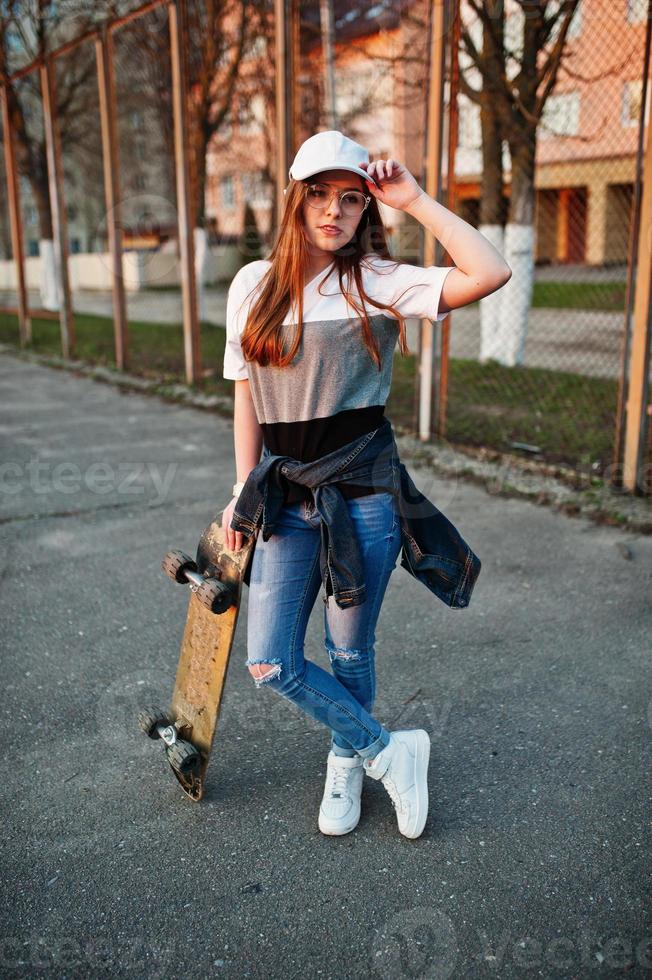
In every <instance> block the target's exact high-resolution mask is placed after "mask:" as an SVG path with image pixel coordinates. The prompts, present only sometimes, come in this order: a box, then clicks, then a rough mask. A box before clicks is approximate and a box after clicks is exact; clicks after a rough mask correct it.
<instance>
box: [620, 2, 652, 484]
mask: <svg viewBox="0 0 652 980" xmlns="http://www.w3.org/2000/svg"><path fill="white" fill-rule="evenodd" d="M651 50H652V0H648V19H647V26H646V32H645V49H644V55H643V73H642V78H643V82H645V79H647V78H649V75H650V56H651ZM646 113H647V85H645V84H642V87H641V113H640V119H639V132H638V141H637V149H636V175H635V179H634V201H633V205H632V220H631V227H630V236H629V249H628V259H627V287H626V293H625V318H624V330H623V343H622V351H621V370H620V378H619V383H618V401H617V407H616V429H615V435H614V449H613V457H612V470H611V479H610V483H611V485H612V486H613V487H616V488H624V489H627V490H630V491H633V492H637V490H639V491H642V492H644V493H645V492H646V493H649V492H650V484H649V481H647V480H646V479H645V477H643V480H641V479H639V476H640V475H641V474H640V467H641V464H642V462H643V458H644V454H645V439H646V434H647V430H648V427H649V426H650V424H652V423H651V420H650V417H649V412H650V406H649V405H647V402H648V400H649V382H648V371H649V359H650V329H651V326H650V299H651V297H650V293H649V278H650V275H651V274H652V273H651V271H650V268H649V266H650V241H649V231H646V226H647V228H649V225H650V222H651V221H652V214H651V213H650V212H651V210H652V202H651V200H650V193H649V191H650V183H652V165H651V164H652V146H651V145H650V130H651V129H652V125H650V124H648V134H647V137H648V144H647V150H645V116H646ZM644 166H645V168H646V173H645V176H644V175H643V168H644ZM646 188H647V191H648V193H647V195H645V189H646ZM643 216H645V218H646V221H645V222H644V221H643V220H642V217H643ZM646 267H647V270H648V271H647V277H648V282H647V283H645V281H644V279H645V269H646ZM641 268H642V273H643V274H642V275H641ZM642 279H643V281H642ZM646 289H647V327H646V325H645V317H646V314H645V297H643V298H641V294H642V293H644V292H645V291H646ZM632 313H633V315H634V321H633V322H632ZM632 376H633V377H634V382H635V388H634V391H633V394H632V396H631V401H630V394H631V393H632V388H631V378H632Z"/></svg>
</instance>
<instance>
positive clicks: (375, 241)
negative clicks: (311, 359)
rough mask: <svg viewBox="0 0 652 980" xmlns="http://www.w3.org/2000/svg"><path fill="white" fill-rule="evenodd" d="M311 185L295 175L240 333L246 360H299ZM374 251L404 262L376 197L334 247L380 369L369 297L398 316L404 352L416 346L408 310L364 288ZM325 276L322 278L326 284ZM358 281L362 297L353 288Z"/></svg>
mask: <svg viewBox="0 0 652 980" xmlns="http://www.w3.org/2000/svg"><path fill="white" fill-rule="evenodd" d="M307 186H308V181H303V180H292V179H291V180H290V184H289V187H288V189H287V193H286V198H285V208H284V210H283V216H282V219H281V227H280V229H279V234H278V238H277V240H276V244H275V245H274V247H273V249H272V251H271V253H270V255H269V259H268V261H270V262H271V265H270V267H269V269H268V270H267V271H266V272H265V274H264V276H263V277H262V279H261V280H260V282H258V283H257V284H256V286H255V287H254V289H255V290H260V293H259V295H258V297H257V299H256V300H255V301H254V302H253V303H252V305H251V309H250V310H249V315H248V317H247V323H246V326H245V328H244V331H243V333H242V337H241V339H240V346H241V348H242V353H243V355H244V358H245V360H246V361H255V362H256V363H258V364H260V365H261V366H262V367H266V366H268V365H275V366H277V367H287V365H288V364H290V363H291V362H292V361H293V359H294V357H295V355H296V353H297V351H298V349H299V346H300V344H301V338H302V336H303V290H304V275H305V268H306V265H307V260H308V242H307V238H306V232H305V228H304V225H303V217H302V209H303V202H304V197H305V191H306V188H307ZM369 252H375V253H376V255H378V256H380V257H381V258H383V259H390V260H391V261H393V262H395V263H396V265H400V260H397V259H392V256H391V255H390V252H389V247H388V245H387V238H386V235H385V227H384V225H383V219H382V217H381V215H380V210H379V208H378V204H377V202H376V199H375V198H374V197H372V198H371V201H370V202H369V205H368V207H367V208H366V209H365V211H363V213H362V216H361V218H360V222H359V224H358V227H357V229H356V231H355V233H354V235H353V237H352V238H351V239H350V240H349V241H348V242H347V243H346V244H345V245H343V246H342V247H341V248H339V249H337V250H336V251H335V252H333V258H334V260H335V266H336V268H337V273H338V278H339V285H340V289H341V291H342V293H343V294H344V296H345V297H346V300H347V302H348V303H350V305H351V306H352V308H353V309H355V310H356V311H357V312H358V313H359V314H360V318H361V321H362V339H363V340H364V342H365V344H366V346H367V349H368V351H369V353H370V355H371V357H372V359H373V361H374V363H375V364H376V365H377V367H378V370H379V371H380V370H381V368H382V365H381V361H380V354H379V350H378V343H377V341H376V338H375V336H374V333H373V330H372V329H371V325H370V323H369V316H368V314H367V310H366V307H365V303H369V304H371V306H375V307H376V308H377V309H380V310H390V311H391V312H392V313H393V314H394V315H395V316H396V317H397V318H398V321H399V350H400V351H401V353H402V354H409V353H410V350H409V348H408V345H407V340H406V336H405V319H404V317H403V316H402V314H401V313H399V311H398V310H397V309H396V308H395V307H394V306H391V305H389V304H387V303H380V302H378V301H377V300H374V299H372V297H371V296H369V295H367V293H366V292H365V291H364V289H363V286H362V272H361V269H360V260H361V259H362V257H363V256H364V255H365V254H366V253H369ZM330 271H331V267H330V266H329V268H328V269H327V270H325V272H324V277H326V275H327V274H328V273H329V272H330ZM323 281H324V280H322V281H321V282H320V283H319V287H320V288H321V285H322V283H323ZM353 282H354V283H355V286H356V289H357V292H358V295H359V297H360V300H361V303H360V302H359V301H358V299H357V297H355V296H354V295H353V294H352V293H351V291H350V290H351V286H352V283H353ZM252 292H253V290H252ZM291 306H293V307H294V308H295V309H296V311H297V317H296V323H297V330H296V334H295V337H294V339H293V341H292V343H291V345H290V347H289V349H287V350H284V336H283V334H284V330H283V320H284V319H285V316H286V314H287V312H288V310H289V309H290V307H291Z"/></svg>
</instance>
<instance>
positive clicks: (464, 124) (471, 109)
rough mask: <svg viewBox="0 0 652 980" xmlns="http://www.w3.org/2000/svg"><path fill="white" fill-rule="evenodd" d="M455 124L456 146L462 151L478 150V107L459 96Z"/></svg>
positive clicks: (479, 138)
mask: <svg viewBox="0 0 652 980" xmlns="http://www.w3.org/2000/svg"><path fill="white" fill-rule="evenodd" d="M457 123H458V125H457V141H458V146H459V147H461V148H462V149H464V150H479V149H480V147H481V145H482V130H481V126H480V106H479V105H478V104H477V103H476V102H472V101H471V100H470V99H468V98H467V97H466V96H462V95H460V97H459V101H458V117H457Z"/></svg>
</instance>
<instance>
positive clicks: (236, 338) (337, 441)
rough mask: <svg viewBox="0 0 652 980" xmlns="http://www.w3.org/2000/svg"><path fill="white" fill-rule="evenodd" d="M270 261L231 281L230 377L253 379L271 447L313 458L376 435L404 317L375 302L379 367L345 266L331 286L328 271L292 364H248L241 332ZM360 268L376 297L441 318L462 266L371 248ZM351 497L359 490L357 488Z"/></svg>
mask: <svg viewBox="0 0 652 980" xmlns="http://www.w3.org/2000/svg"><path fill="white" fill-rule="evenodd" d="M270 264H271V263H270V262H269V260H267V259H261V260H259V261H256V262H250V263H249V264H248V265H245V266H244V267H243V268H242V269H240V270H239V272H238V273H237V274H236V275H235V277H234V279H233V281H232V283H231V286H230V288H229V294H228V300H227V308H226V348H225V353H224V370H223V375H224V377H225V378H228V379H232V380H236V381H238V380H243V379H245V378H248V379H249V388H250V392H251V396H252V399H253V403H254V408H255V411H256V416H257V418H258V422H259V423H260V425H261V427H262V429H263V433H264V438H265V443H266V444H267V446H268V447H269V449H270V450H271V451H272V452H273V453H278V454H280V455H287V456H291V457H292V458H294V459H298V460H300V461H301V462H309V461H310V460H312V459H316V458H318V457H319V456H321V455H323V454H324V453H327V452H332V451H333V450H335V449H339V448H340V446H342V445H345V444H346V443H347V442H350V441H351V440H352V439H355V438H358V436H361V435H363V434H364V433H366V432H370V431H371V430H372V429H375V428H377V426H378V425H379V424H380V421H382V416H383V413H384V408H385V402H386V400H387V396H388V394H389V390H390V386H391V378H392V364H393V354H394V349H395V347H396V343H397V341H398V320H397V318H396V317H395V316H394V315H393V314H392V313H391V312H390V311H388V310H379V309H378V308H377V307H374V306H371V305H370V304H367V314H368V316H369V319H370V324H371V327H372V329H373V331H374V335H375V337H376V340H377V343H378V348H379V352H380V356H381V370H380V371H379V370H378V368H377V366H376V364H375V363H374V361H373V360H372V358H371V356H370V354H369V352H368V350H367V347H366V345H365V343H364V340H363V337H362V325H361V324H362V321H361V318H360V316H359V314H358V313H357V312H356V311H355V310H354V309H353V308H352V307H351V306H349V304H348V303H347V301H346V298H345V296H344V294H343V293H342V292H341V290H340V288H339V282H338V277H337V272H336V270H335V269H332V270H331V272H330V273H329V275H328V278H327V279H326V281H325V282H324V283H322V280H323V279H324V277H325V276H326V272H325V271H322V272H320V273H319V274H318V275H317V276H315V277H314V279H312V280H311V281H310V282H309V283H307V285H306V286H305V289H304V298H303V336H302V340H301V345H300V347H299V349H298V351H297V354H296V356H295V358H294V360H293V362H292V364H290V365H288V366H287V367H285V368H279V367H276V366H268V367H261V366H260V365H259V364H257V363H255V362H251V361H250V362H247V361H245V359H244V356H243V354H242V349H241V347H240V338H241V336H242V333H243V331H244V329H245V326H246V322H247V315H248V311H249V308H250V306H251V304H252V302H253V301H254V300H255V298H256V292H257V291H256V286H257V285H258V284H259V282H260V280H261V279H262V277H263V275H264V274H265V272H266V271H267V269H268V268H269V267H270ZM360 267H361V270H362V277H363V286H364V289H365V291H366V292H367V294H368V295H369V296H370V297H373V298H374V299H377V300H379V301H381V302H384V303H392V304H393V305H394V306H395V307H396V309H397V310H399V311H400V312H401V313H402V314H403V316H406V317H427V318H428V319H430V320H441V319H443V318H444V316H445V315H446V314H445V313H439V299H440V296H441V290H442V286H443V284H444V280H445V278H446V276H447V275H448V273H449V272H450V271H451V269H452V268H454V266H428V267H426V268H424V267H422V266H416V265H409V264H407V263H400V264H399V265H397V266H395V265H394V262H393V261H392V260H391V259H383V258H381V257H380V256H378V255H376V254H375V253H370V254H368V255H367V256H365V257H364V259H363V260H362V262H361V265H360ZM320 284H321V285H320ZM353 288H354V289H355V284H353ZM250 290H253V292H251V293H250ZM249 293H250V295H249V296H248V294H249ZM356 298H357V295H356ZM293 316H294V311H293V310H289V311H288V313H287V315H286V317H285V318H284V320H283V324H284V325H285V326H286V327H287V328H288V332H289V337H290V338H291V337H293V336H294V332H295V321H294V319H293ZM347 490H349V491H351V488H348V487H347ZM367 492H369V491H368V490H367ZM292 493H293V495H294V496H295V497H296V495H297V493H298V491H297V490H295V489H293V491H292ZM349 495H351V496H355V495H358V494H357V493H356V492H355V488H353V492H350V494H349ZM304 496H305V495H304ZM297 499H298V498H297Z"/></svg>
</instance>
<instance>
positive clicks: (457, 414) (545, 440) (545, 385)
mask: <svg viewBox="0 0 652 980" xmlns="http://www.w3.org/2000/svg"><path fill="white" fill-rule="evenodd" d="M415 371H416V360H415V357H414V355H410V356H409V357H407V358H403V357H401V356H400V355H398V354H397V355H395V358H394V374H393V381H392V392H391V395H390V397H389V399H388V402H387V409H386V411H387V414H388V415H389V416H390V418H391V419H392V421H394V422H396V423H397V424H399V425H405V426H408V427H409V426H411V424H412V404H413V386H414V377H415ZM617 391H618V384H617V382H616V381H615V380H614V381H611V380H604V379H602V378H588V377H585V376H584V375H578V374H570V373H566V372H563V371H549V370H547V369H545V368H530V367H512V368H509V367H504V366H503V365H501V364H497V363H495V362H494V363H491V362H490V363H488V364H479V363H478V362H477V361H473V360H462V359H455V358H453V359H451V361H450V365H449V387H448V405H447V413H446V414H447V425H446V439H447V440H448V441H449V442H452V443H460V444H464V445H471V446H488V447H493V448H495V449H498V450H501V451H503V452H505V451H511V452H514V450H513V449H511V447H510V444H511V443H512V442H524V443H527V444H529V445H534V446H538V447H539V448H540V449H541V450H542V454H543V457H544V458H545V459H546V460H548V461H549V462H556V463H565V464H567V465H570V466H573V467H575V466H577V467H584V466H587V465H590V464H592V463H594V462H596V461H597V462H599V463H600V464H601V465H600V467H599V468H600V469H601V468H602V466H604V465H606V464H607V463H609V462H610V461H611V453H612V446H613V432H614V423H615V412H616V397H617Z"/></svg>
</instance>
